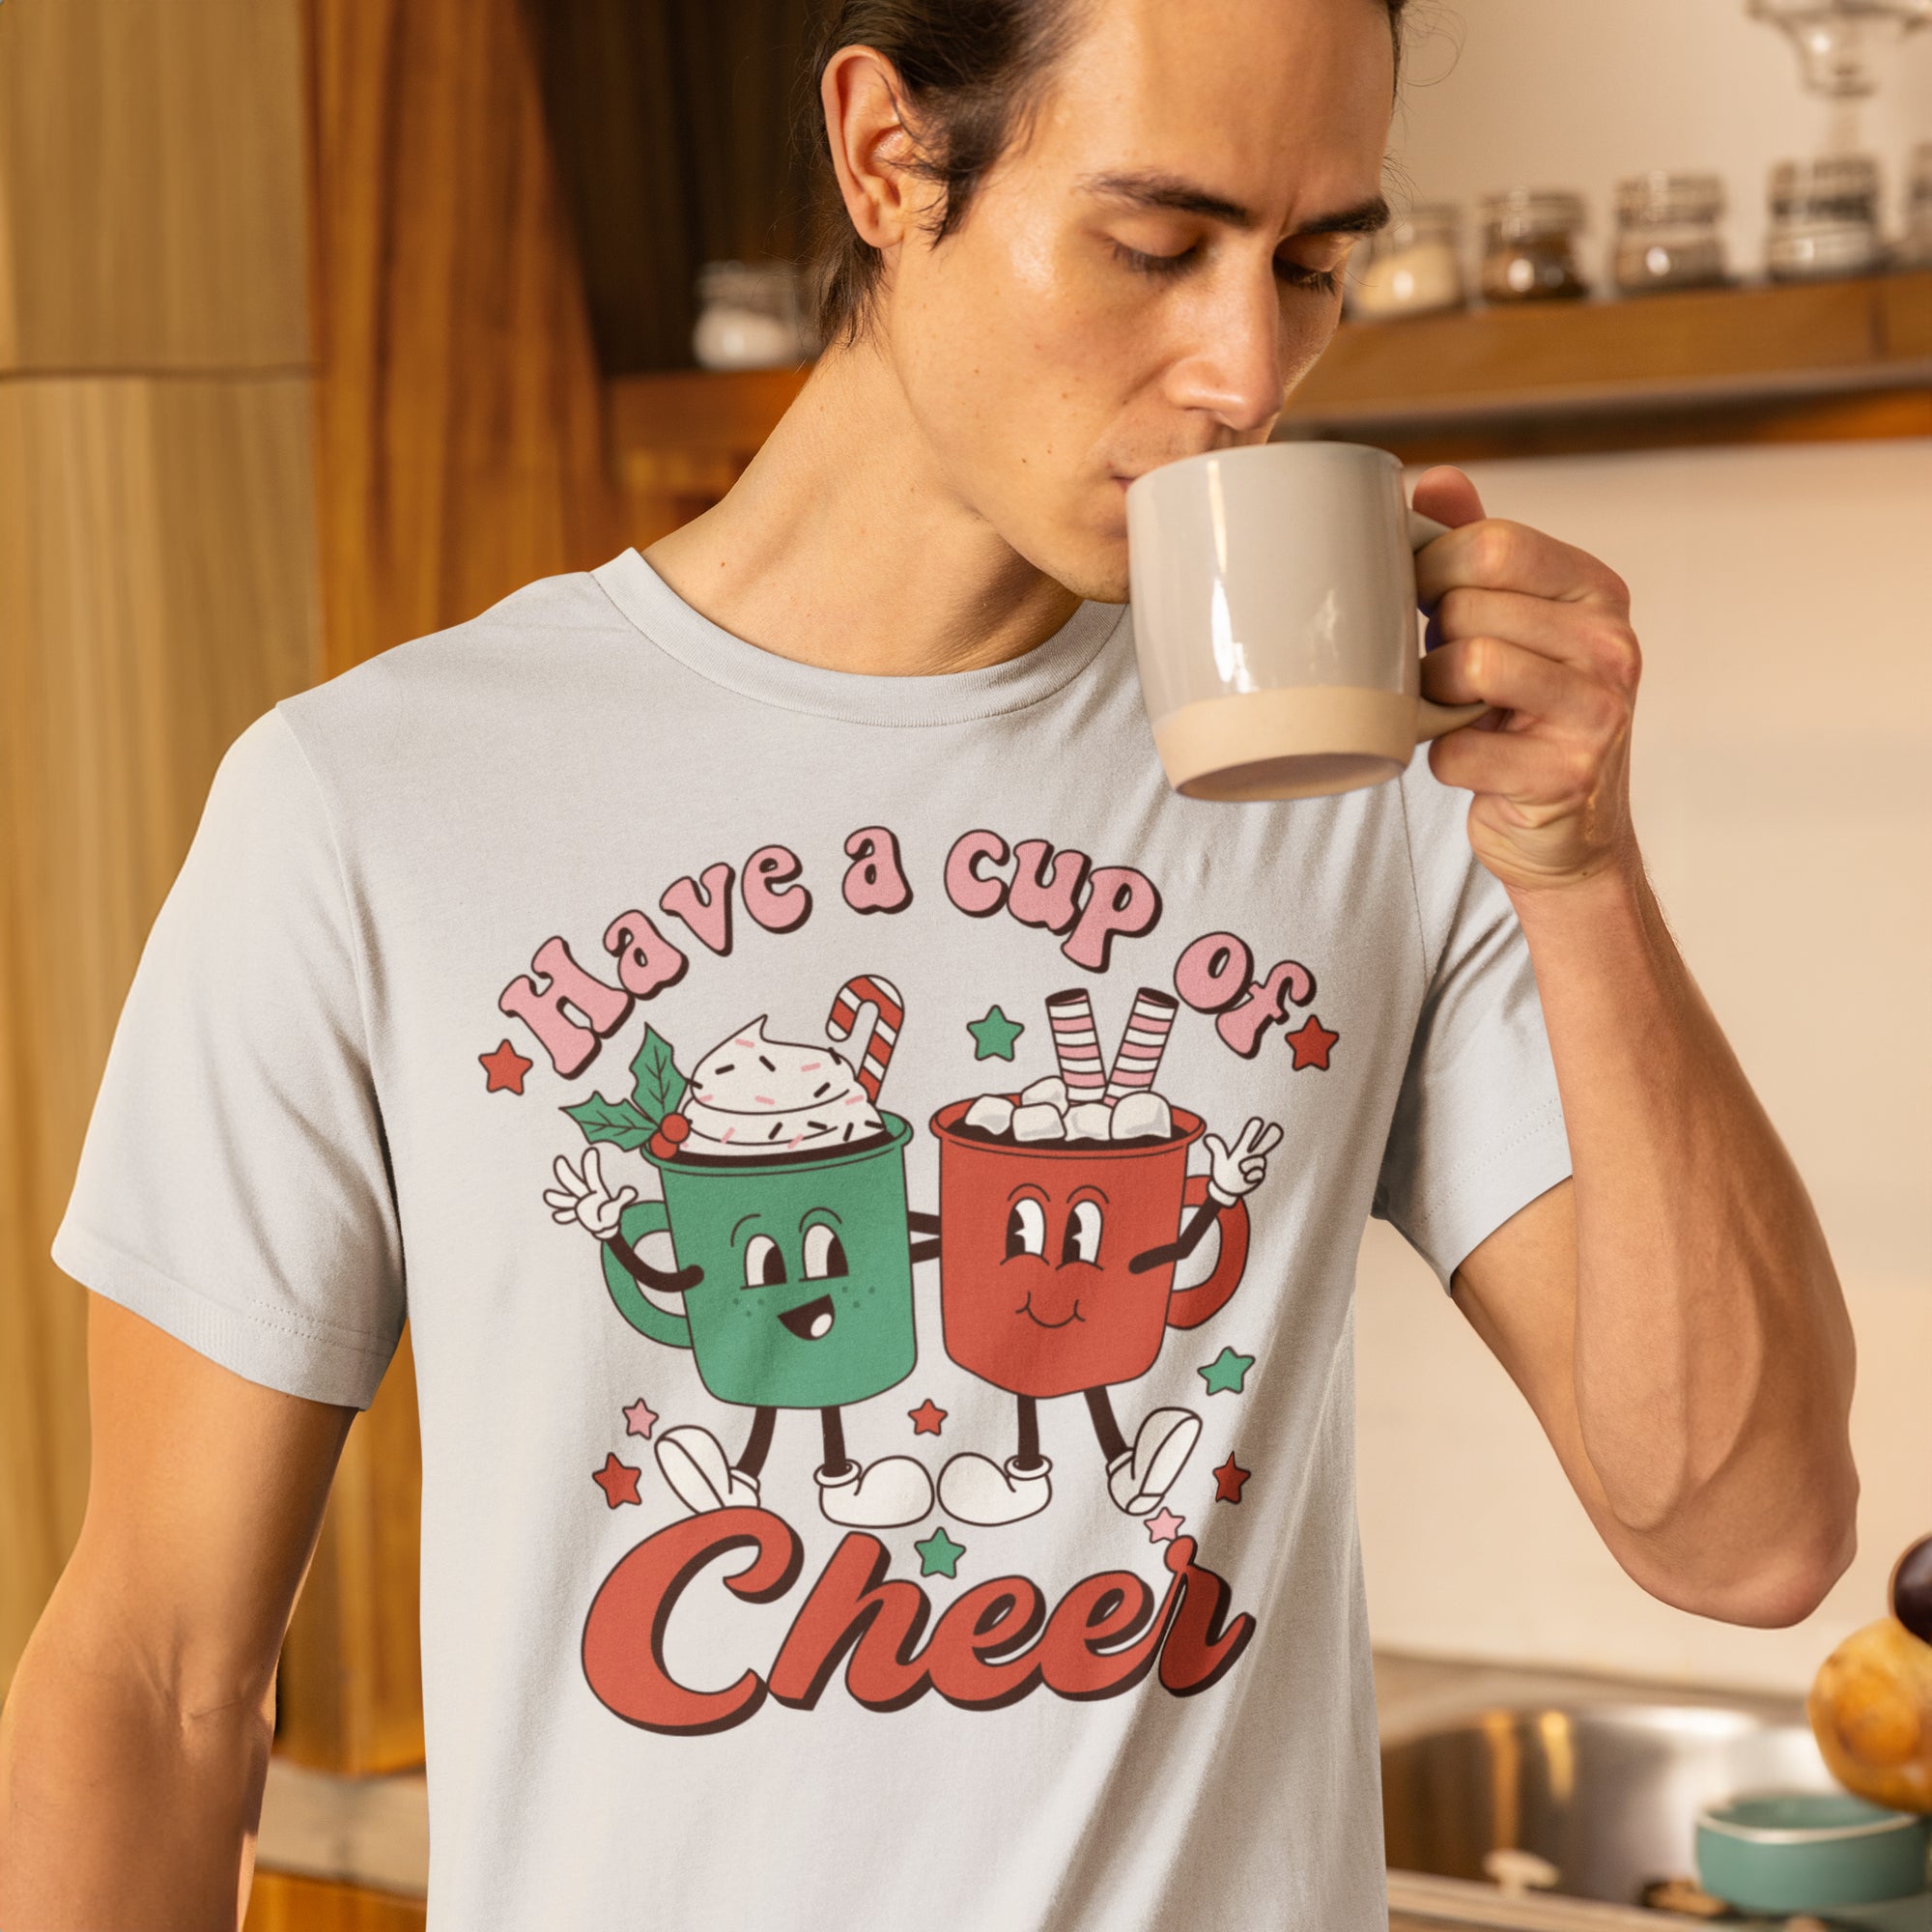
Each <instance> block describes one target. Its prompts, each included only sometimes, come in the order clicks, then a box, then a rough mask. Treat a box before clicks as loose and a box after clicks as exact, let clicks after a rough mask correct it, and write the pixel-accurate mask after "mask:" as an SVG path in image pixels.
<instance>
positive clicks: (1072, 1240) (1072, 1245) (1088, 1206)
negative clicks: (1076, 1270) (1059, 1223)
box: [1060, 1201, 1100, 1267]
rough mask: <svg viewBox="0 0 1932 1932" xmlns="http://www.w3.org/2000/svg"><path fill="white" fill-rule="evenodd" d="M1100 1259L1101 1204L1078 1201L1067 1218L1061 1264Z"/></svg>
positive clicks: (1061, 1248) (1063, 1265) (1061, 1245)
mask: <svg viewBox="0 0 1932 1932" xmlns="http://www.w3.org/2000/svg"><path fill="white" fill-rule="evenodd" d="M1099 1259H1100V1204H1099V1203H1098V1202H1097V1201H1076V1202H1075V1203H1074V1204H1073V1209H1072V1212H1071V1213H1069V1214H1068V1215H1067V1217H1066V1236H1065V1239H1064V1240H1063V1241H1062V1242H1061V1244H1060V1264H1061V1266H1062V1267H1065V1265H1066V1264H1067V1263H1068V1262H1097V1261H1098V1260H1099Z"/></svg>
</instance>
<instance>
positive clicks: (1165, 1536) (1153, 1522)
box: [1147, 1509, 1187, 1543]
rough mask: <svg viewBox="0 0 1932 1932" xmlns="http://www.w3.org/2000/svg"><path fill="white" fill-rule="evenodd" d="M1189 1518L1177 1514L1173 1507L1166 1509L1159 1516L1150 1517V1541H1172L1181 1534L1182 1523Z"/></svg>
mask: <svg viewBox="0 0 1932 1932" xmlns="http://www.w3.org/2000/svg"><path fill="white" fill-rule="evenodd" d="M1186 1520H1187V1519H1186V1518H1185V1517H1184V1516H1176V1515H1175V1513H1174V1512H1173V1511H1172V1510H1171V1509H1164V1510H1162V1511H1161V1513H1160V1514H1159V1515H1158V1516H1151V1517H1149V1518H1148V1526H1147V1533H1148V1541H1149V1542H1150V1543H1172V1542H1173V1541H1174V1539H1175V1538H1176V1537H1177V1536H1179V1534H1180V1525H1181V1524H1182V1523H1183V1522H1185V1521H1186Z"/></svg>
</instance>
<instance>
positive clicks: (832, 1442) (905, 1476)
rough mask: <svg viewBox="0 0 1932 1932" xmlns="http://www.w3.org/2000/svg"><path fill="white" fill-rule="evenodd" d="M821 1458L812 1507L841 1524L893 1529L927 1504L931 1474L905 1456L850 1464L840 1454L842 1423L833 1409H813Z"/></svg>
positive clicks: (913, 1519)
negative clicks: (821, 1431) (820, 1426)
mask: <svg viewBox="0 0 1932 1932" xmlns="http://www.w3.org/2000/svg"><path fill="white" fill-rule="evenodd" d="M819 1414H820V1416H821V1417H822V1418H823V1421H824V1425H825V1461H824V1463H823V1464H822V1465H821V1466H820V1468H819V1470H818V1477H817V1480H818V1507H819V1508H820V1509H821V1510H823V1511H824V1512H825V1514H826V1517H827V1518H828V1519H829V1520H831V1521H833V1522H836V1523H841V1524H843V1525H844V1526H845V1527H846V1528H847V1529H896V1528H898V1527H900V1526H901V1525H902V1524H905V1523H909V1522H917V1521H918V1520H920V1518H921V1517H923V1516H925V1515H926V1514H927V1513H928V1512H929V1511H930V1510H931V1508H932V1478H931V1477H930V1476H928V1475H927V1474H926V1473H925V1464H924V1463H921V1462H919V1461H918V1460H917V1459H916V1458H914V1457H911V1456H881V1457H880V1458H879V1460H878V1461H877V1462H876V1463H855V1462H853V1461H852V1459H851V1458H850V1457H849V1456H848V1455H846V1453H845V1422H844V1418H843V1417H842V1416H841V1415H840V1413H839V1411H838V1409H836V1408H824V1409H820V1410H819Z"/></svg>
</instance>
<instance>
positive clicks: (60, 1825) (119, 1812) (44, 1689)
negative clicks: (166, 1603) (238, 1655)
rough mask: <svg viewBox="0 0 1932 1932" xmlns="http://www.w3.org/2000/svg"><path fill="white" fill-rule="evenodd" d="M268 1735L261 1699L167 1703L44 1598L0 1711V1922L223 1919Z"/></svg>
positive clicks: (95, 1634) (27, 1927)
mask: <svg viewBox="0 0 1932 1932" xmlns="http://www.w3.org/2000/svg"><path fill="white" fill-rule="evenodd" d="M64 1587H65V1585H64ZM194 1701H199V1700H194ZM272 1731H273V1719H272V1715H271V1713H270V1709H269V1708H268V1706H267V1703H266V1700H261V1699H249V1698H245V1697H243V1698H239V1699H235V1700H232V1701H216V1702H215V1703H213V1707H212V1708H201V1709H189V1710H184V1709H182V1708H181V1707H180V1706H179V1705H177V1704H176V1703H175V1702H174V1701H173V1700H172V1699H171V1698H170V1697H169V1696H168V1695H167V1694H166V1693H165V1692H164V1690H162V1689H161V1687H160V1686H158V1685H157V1684H156V1682H155V1681H154V1678H153V1674H152V1671H151V1668H150V1667H149V1666H148V1665H146V1664H144V1663H143V1662H141V1661H140V1659H139V1657H138V1655H137V1653H136V1652H135V1651H134V1650H133V1648H132V1647H131V1646H128V1645H125V1644H122V1643H120V1642H118V1641H117V1640H116V1638H115V1636H114V1634H112V1633H111V1632H106V1631H102V1630H99V1629H85V1628H82V1627H81V1620H80V1619H79V1618H78V1617H71V1616H66V1615H64V1614H63V1605H62V1604H61V1602H60V1598H59V1595H58V1593H57V1595H56V1600H55V1602H54V1604H53V1605H50V1607H49V1610H48V1614H47V1615H46V1617H44V1618H43V1621H42V1623H41V1625H40V1627H39V1629H38V1630H37V1631H36V1632H35V1634H34V1636H33V1639H32V1641H31V1642H30V1643H29V1644H28V1646H27V1649H26V1652H25V1654H24V1655H23V1656H22V1658H21V1660H20V1665H19V1668H18V1670H17V1671H16V1672H15V1674H14V1684H13V1687H12V1689H11V1690H10V1691H9V1693H8V1697H7V1703H6V1707H5V1710H4V1712H0V1925H4V1926H6V1927H7V1928H8V1932H14V1928H19V1932H69V1928H72V1932H99V1928H100V1927H102V1926H110V1925H122V1926H139V1927H141V1928H142V1932H175V1928H180V1932H211V1928H214V1927H222V1926H227V1927H232V1926H234V1925H236V1924H237V1923H238V1922H239V1919H240V1915H241V1901H242V1893H243V1888H244V1886H245V1885H246V1883H247V1879H248V1876H249V1873H250V1870H251V1868H252V1864H253V1857H254V1834H255V1827H256V1823H257V1820H258V1819H259V1817H260V1813H261V1804H262V1787H263V1781H264V1779H265V1777H266V1776H267V1773H268V1762H269V1750H270V1744H271V1742H272Z"/></svg>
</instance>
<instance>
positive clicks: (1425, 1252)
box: [1402, 1099, 1572, 1290]
mask: <svg viewBox="0 0 1932 1932" xmlns="http://www.w3.org/2000/svg"><path fill="white" fill-rule="evenodd" d="M1571 1173H1572V1164H1571V1159H1570V1140H1569V1135H1568V1133H1567V1132H1566V1131H1565V1128H1564V1125H1563V1107H1562V1103H1561V1101H1559V1100H1555V1099H1551V1100H1548V1101H1546V1102H1545V1103H1544V1104H1543V1105H1542V1106H1540V1107H1538V1108H1536V1109H1535V1110H1534V1111H1533V1112H1532V1113H1530V1114H1528V1115H1526V1116H1524V1118H1523V1119H1522V1120H1521V1121H1520V1122H1518V1123H1517V1125H1516V1126H1515V1127H1514V1128H1513V1129H1512V1130H1511V1131H1510V1132H1509V1133H1508V1134H1506V1135H1505V1136H1504V1137H1503V1138H1502V1139H1501V1140H1500V1141H1499V1142H1497V1143H1496V1145H1495V1146H1494V1147H1492V1148H1491V1149H1490V1150H1488V1151H1487V1152H1485V1153H1484V1154H1482V1155H1480V1156H1478V1157H1477V1158H1475V1159H1473V1160H1468V1161H1464V1162H1463V1164H1462V1165H1461V1166H1460V1167H1459V1168H1458V1169H1457V1171H1456V1172H1455V1174H1454V1175H1452V1176H1451V1177H1450V1178H1449V1179H1448V1180H1447V1181H1446V1182H1445V1183H1444V1185H1443V1186H1442V1188H1441V1189H1440V1190H1439V1191H1438V1192H1437V1193H1436V1194H1435V1196H1434V1198H1433V1199H1431V1200H1430V1201H1429V1202H1427V1203H1426V1204H1425V1205H1424V1206H1423V1207H1422V1208H1420V1209H1419V1210H1418V1211H1417V1212H1416V1213H1415V1214H1414V1215H1413V1216H1412V1217H1411V1218H1410V1221H1409V1223H1408V1225H1407V1226H1406V1227H1405V1228H1404V1229H1403V1231H1402V1232H1403V1233H1404V1234H1405V1235H1406V1236H1407V1237H1408V1240H1409V1243H1410V1245H1411V1246H1413V1247H1414V1248H1415V1249H1416V1251H1417V1252H1418V1253H1419V1254H1420V1255H1421V1256H1422V1257H1423V1259H1424V1260H1425V1261H1427V1262H1428V1264H1430V1266H1431V1267H1433V1268H1434V1269H1435V1274H1436V1278H1437V1279H1438V1280H1439V1281H1440V1282H1441V1284H1442V1286H1443V1288H1444V1289H1445V1290H1446V1289H1448V1288H1450V1286H1451V1285H1452V1282H1453V1280H1454V1277H1455V1273H1456V1270H1457V1269H1458V1268H1459V1267H1461V1266H1462V1264H1463V1262H1465V1261H1466V1260H1467V1259H1468V1258H1469V1256H1470V1255H1471V1254H1472V1253H1473V1252H1474V1251H1475V1250H1476V1249H1477V1248H1478V1247H1480V1246H1481V1245H1482V1244H1483V1242H1484V1241H1486V1240H1487V1239H1488V1238H1489V1237H1490V1236H1492V1234H1494V1233H1495V1231H1496V1230H1497V1229H1498V1228H1500V1227H1501V1226H1502V1225H1503V1223H1504V1222H1505V1221H1507V1220H1509V1219H1510V1218H1511V1217H1512V1216H1513V1215H1515V1214H1516V1213H1518V1212H1520V1210H1521V1209H1522V1208H1526V1207H1528V1206H1529V1204H1530V1203H1531V1202H1532V1201H1534V1200H1537V1199H1538V1198H1539V1197H1540V1196H1542V1195H1545V1194H1547V1193H1548V1192H1549V1190H1550V1189H1551V1188H1552V1187H1556V1186H1559V1185H1560V1184H1561V1183H1562V1182H1564V1181H1565V1180H1568V1179H1570V1176H1571Z"/></svg>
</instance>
